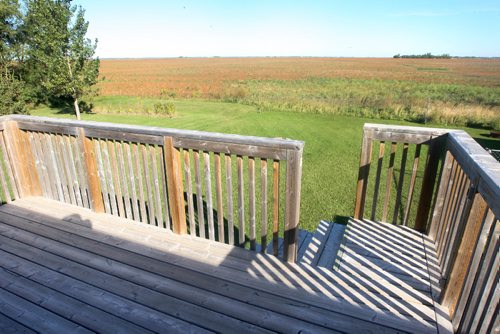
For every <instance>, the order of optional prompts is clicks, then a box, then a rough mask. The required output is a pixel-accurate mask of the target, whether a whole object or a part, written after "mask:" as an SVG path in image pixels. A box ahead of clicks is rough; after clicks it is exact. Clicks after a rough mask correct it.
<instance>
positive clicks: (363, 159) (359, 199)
mask: <svg viewBox="0 0 500 334" xmlns="http://www.w3.org/2000/svg"><path fill="white" fill-rule="evenodd" d="M372 148H373V141H372V140H371V138H369V136H368V132H367V131H365V130H363V141H362V143H361V156H360V159H359V171H358V183H357V187H356V203H355V208H354V218H356V219H362V218H363V215H364V211H365V200H366V189H367V188H368V176H369V174H370V163H371V159H372Z"/></svg>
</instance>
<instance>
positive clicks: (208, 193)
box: [203, 152, 215, 240]
mask: <svg viewBox="0 0 500 334" xmlns="http://www.w3.org/2000/svg"><path fill="white" fill-rule="evenodd" d="M203 162H204V164H203V165H204V173H205V201H206V203H207V223H208V238H209V239H210V240H215V228H214V209H213V204H212V173H211V171H210V153H208V152H203Z"/></svg>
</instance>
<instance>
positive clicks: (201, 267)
mask: <svg viewBox="0 0 500 334" xmlns="http://www.w3.org/2000/svg"><path fill="white" fill-rule="evenodd" d="M388 233H396V232H394V231H389V232H388ZM304 236H306V237H307V234H304ZM329 237H332V238H333V239H335V238H337V239H336V242H337V243H338V241H339V239H338V234H337V235H335V236H333V235H332V236H329ZM412 238H413V240H417V239H415V238H414V236H412ZM333 239H332V240H333ZM415 243H416V242H415ZM301 246H302V247H304V244H302V245H301ZM328 247H330V246H328ZM332 247H333V246H332ZM299 249H300V248H299ZM0 251H1V254H0V267H2V268H3V269H0V276H1V275H4V276H5V277H11V278H12V280H13V279H14V277H15V276H16V275H19V277H21V278H20V279H19V280H18V281H16V284H13V285H10V288H9V287H5V289H10V290H9V291H11V290H12V291H14V290H15V289H18V290H15V291H17V292H18V293H21V292H20V291H21V290H19V289H20V288H21V286H22V285H23V284H24V285H26V286H29V284H32V287H31V290H30V288H28V289H26V291H35V290H33V289H34V288H33V287H35V286H38V285H42V286H44V288H43V289H40V290H37V291H38V292H37V293H38V295H37V294H36V293H34V292H33V294H32V295H31V297H30V298H31V299H29V301H28V300H25V299H23V300H25V302H26V303H31V304H32V305H34V306H37V307H41V306H40V298H41V297H42V295H45V294H46V296H51V297H50V298H51V300H52V301H51V302H50V303H47V304H45V306H44V307H45V308H43V310H45V311H46V312H49V313H51V314H53V315H54V316H57V317H60V318H63V319H66V318H65V317H67V318H69V319H70V320H68V319H66V320H68V321H70V322H71V323H72V324H75V325H78V326H81V328H83V329H87V328H89V329H91V330H95V329H94V328H93V327H92V326H91V324H92V319H100V318H101V319H104V318H106V317H114V318H113V319H116V320H117V321H115V322H112V321H108V322H109V323H113V326H117V328H118V327H120V328H130V329H131V330H130V331H132V329H134V328H136V329H137V328H139V329H144V332H146V331H147V330H150V331H155V332H158V331H165V329H166V328H168V330H169V331H175V329H176V330H177V331H184V332H189V331H193V332H199V331H202V330H208V331H210V330H213V331H221V332H229V331H234V329H235V328H238V329H240V330H242V331H245V332H251V331H258V332H265V331H272V332H298V331H299V330H303V331H308V332H335V331H341V332H387V333H389V332H401V331H406V332H429V333H436V332H437V331H436V320H435V319H436V315H435V312H434V309H433V306H432V302H431V303H428V302H427V301H429V299H428V298H430V297H429V294H430V292H428V291H419V290H415V289H413V288H412V287H411V286H410V285H409V284H407V283H405V282H404V281H401V280H399V279H398V278H397V277H391V279H387V277H386V276H388V274H385V275H386V276H384V277H380V280H381V281H389V282H391V280H392V281H397V282H399V285H391V284H392V283H391V284H389V286H384V285H383V284H381V283H380V282H376V283H374V282H373V281H370V280H368V279H367V277H368V276H369V275H370V273H369V272H366V271H365V272H362V271H360V270H356V271H355V272H349V271H348V270H343V269H344V268H345V269H347V267H346V265H345V264H343V265H342V266H341V267H340V268H341V270H338V271H337V270H334V269H333V268H324V267H318V266H313V265H310V264H305V263H300V264H288V263H285V262H282V261H280V260H278V259H276V258H275V257H274V256H270V255H266V254H256V253H254V252H250V251H247V250H244V249H240V248H238V247H233V246H229V245H224V244H220V243H216V242H212V241H208V240H204V239H200V238H196V237H191V236H182V237H181V236H178V235H174V234H172V233H170V232H168V231H166V230H163V229H160V228H157V227H152V226H147V225H145V224H141V223H137V222H132V221H129V220H126V219H123V218H118V217H110V216H109V215H105V214H96V213H93V212H91V211H90V210H88V209H83V208H78V207H74V206H71V205H68V204H64V203H59V202H55V201H52V200H47V199H42V198H26V199H22V200H18V201H15V202H13V203H11V204H7V205H4V206H2V207H0ZM324 256H326V257H325V259H324V260H323V261H324V263H333V262H334V261H335V259H336V256H337V255H336V252H335V251H333V248H332V251H330V252H327V253H324ZM320 258H321V257H320ZM318 261H319V260H318ZM341 263H342V261H341ZM9 275H10V276H9ZM12 275H14V276H12ZM363 275H364V276H363ZM389 276H390V275H389ZM2 277H3V276H2ZM400 281H401V282H400ZM0 288H1V289H4V287H3V286H1V285H0ZM2 291H4V290H2ZM9 291H6V293H11V292H9ZM63 296H64V297H63ZM58 297H61V298H60V299H61V300H58ZM63 303H66V304H67V305H69V306H68V308H66V309H62V308H61V306H60V305H63ZM78 305H80V306H82V310H84V312H82V313H81V314H79V317H71V314H72V312H71V310H72V309H74V308H76V307H77V306H78ZM103 312H104V313H105V314H106V315H104V313H103ZM0 314H4V315H6V314H5V312H3V309H2V308H0ZM6 316H7V317H8V319H10V320H12V321H16V323H19V324H20V325H24V323H22V322H20V321H18V320H17V319H13V318H12V316H11V315H6ZM1 319H2V318H1V317H0V320H1ZM6 319H7V318H6ZM83 324H85V326H84V325H83ZM21 328H22V327H21ZM115 329H116V328H115ZM231 329H232V330H231Z"/></svg>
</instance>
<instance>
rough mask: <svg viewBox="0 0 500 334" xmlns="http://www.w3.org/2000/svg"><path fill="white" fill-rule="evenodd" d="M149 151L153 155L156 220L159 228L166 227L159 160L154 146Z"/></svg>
mask: <svg viewBox="0 0 500 334" xmlns="http://www.w3.org/2000/svg"><path fill="white" fill-rule="evenodd" d="M149 151H150V153H151V159H152V160H151V165H152V166H151V167H152V171H153V189H154V192H153V195H154V201H155V208H156V220H157V222H158V226H161V227H165V225H164V221H163V210H162V203H161V195H160V179H159V177H158V160H157V159H156V148H155V147H154V146H153V145H150V146H149Z"/></svg>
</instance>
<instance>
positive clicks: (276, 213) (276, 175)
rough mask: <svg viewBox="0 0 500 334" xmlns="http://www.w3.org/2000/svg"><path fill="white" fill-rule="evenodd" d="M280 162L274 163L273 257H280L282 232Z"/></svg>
mask: <svg viewBox="0 0 500 334" xmlns="http://www.w3.org/2000/svg"><path fill="white" fill-rule="evenodd" d="M279 210H280V162H279V161H276V160H275V161H273V255H274V256H278V251H279V249H278V246H279V231H280V224H279V223H280V220H279V219H280V216H279V214H280V213H279Z"/></svg>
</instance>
